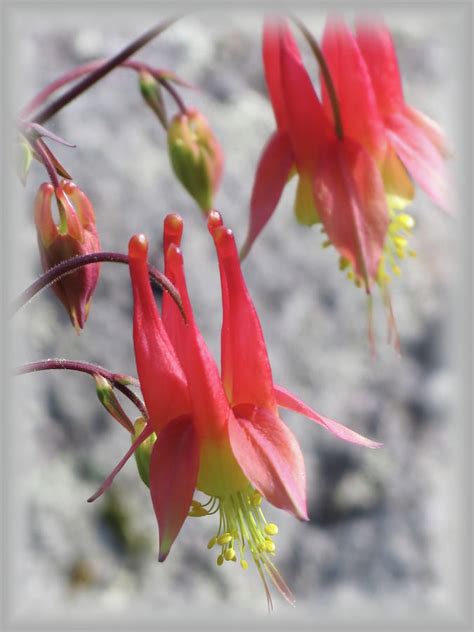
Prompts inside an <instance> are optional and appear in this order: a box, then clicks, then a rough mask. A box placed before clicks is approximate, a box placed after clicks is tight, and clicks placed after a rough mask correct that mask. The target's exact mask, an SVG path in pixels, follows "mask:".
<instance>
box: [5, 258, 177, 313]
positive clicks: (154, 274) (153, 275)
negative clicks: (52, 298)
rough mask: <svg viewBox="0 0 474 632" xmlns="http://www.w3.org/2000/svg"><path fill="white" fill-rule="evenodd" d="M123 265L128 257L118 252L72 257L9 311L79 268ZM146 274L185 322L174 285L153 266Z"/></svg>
mask: <svg viewBox="0 0 474 632" xmlns="http://www.w3.org/2000/svg"><path fill="white" fill-rule="evenodd" d="M103 262H110V263H125V264H128V255H124V254H122V253H120V252H93V253H91V254H88V255H81V256H79V257H72V258H71V259H66V261H62V262H61V263H58V265H56V266H54V267H53V268H50V269H49V270H47V271H46V272H45V273H44V274H42V275H41V276H40V277H39V279H36V281H34V282H33V283H32V284H31V285H30V286H29V287H27V288H26V290H23V292H22V293H21V294H20V295H19V296H18V297H17V298H16V299H15V300H14V301H13V306H12V309H11V312H12V314H14V313H15V312H17V311H18V310H19V309H20V308H21V307H23V305H25V304H26V303H28V301H30V300H31V299H32V298H33V297H34V296H35V295H36V294H38V292H40V291H41V290H43V289H44V288H45V287H48V286H50V285H52V284H53V283H56V281H59V279H61V278H62V277H63V276H66V275H67V274H71V273H72V272H74V270H77V269H78V268H81V267H83V266H87V265H91V264H93V263H103ZM148 273H149V275H150V279H151V280H152V281H153V282H155V283H157V284H158V285H159V286H160V287H161V289H162V290H165V291H167V292H168V293H169V294H170V296H171V298H172V299H173V300H174V302H175V303H176V305H177V306H178V309H179V311H180V312H181V315H182V316H183V319H184V320H185V321H186V316H185V313H184V309H183V304H182V302H181V297H180V295H179V292H178V290H177V289H176V288H175V287H174V285H173V284H172V283H171V281H169V279H168V278H167V277H166V276H165V275H164V274H163V273H162V272H160V271H159V270H157V269H156V268H154V267H153V266H148Z"/></svg>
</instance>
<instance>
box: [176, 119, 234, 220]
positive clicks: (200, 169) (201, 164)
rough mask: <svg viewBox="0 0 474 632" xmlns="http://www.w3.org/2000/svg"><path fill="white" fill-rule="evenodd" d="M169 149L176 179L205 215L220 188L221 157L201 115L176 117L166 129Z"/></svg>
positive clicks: (219, 150) (213, 137)
mask: <svg viewBox="0 0 474 632" xmlns="http://www.w3.org/2000/svg"><path fill="white" fill-rule="evenodd" d="M168 148H169V154H170V159H171V164H172V166H173V170H174V172H175V174H176V176H177V177H178V180H180V182H181V183H182V184H183V186H184V188H185V189H186V190H187V191H188V192H189V193H190V194H191V196H192V197H193V198H194V199H195V200H196V202H197V203H198V204H199V206H200V207H201V209H202V210H203V211H204V212H205V213H208V212H209V211H210V210H211V209H212V207H213V197H214V193H215V192H216V190H217V188H218V186H219V182H220V178H221V174H222V164H223V154H222V150H221V147H220V145H219V143H218V142H217V139H216V137H215V136H214V134H213V133H212V130H211V128H210V127H209V124H208V122H207V120H206V119H205V118H204V116H203V115H202V114H200V113H199V112H198V111H197V110H189V111H188V112H187V113H186V114H182V113H181V114H177V115H176V116H175V117H174V118H173V119H172V121H171V123H170V126H169V128H168Z"/></svg>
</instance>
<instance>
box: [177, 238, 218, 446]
mask: <svg viewBox="0 0 474 632" xmlns="http://www.w3.org/2000/svg"><path fill="white" fill-rule="evenodd" d="M166 257H167V261H166V270H167V276H168V278H169V279H170V281H171V282H172V283H173V285H174V286H175V287H176V289H177V290H178V292H179V294H180V296H181V300H182V302H183V307H184V311H185V314H186V318H187V324H186V326H185V327H183V328H182V341H181V343H180V356H182V365H183V369H184V372H185V375H186V379H187V383H188V389H189V396H190V399H191V405H192V411H193V419H194V421H195V423H196V427H197V429H198V432H199V433H200V436H201V438H203V439H204V438H206V437H212V438H221V437H222V436H223V434H225V432H226V424H227V417H228V416H229V414H230V407H229V403H228V401H227V399H226V396H225V393H224V389H223V387H222V382H221V379H220V376H219V371H218V369H217V366H216V363H215V361H214V358H213V357H212V355H211V353H210V351H209V349H208V348H207V345H206V343H205V341H204V338H203V337H202V335H201V332H200V331H199V329H198V328H197V325H196V322H195V320H194V314H193V309H192V306H191V302H190V300H189V296H188V291H187V287H186V279H185V276H184V268H183V257H182V255H181V251H180V250H179V248H177V246H176V245H175V244H173V243H172V244H171V245H170V246H169V248H168V251H167V253H166Z"/></svg>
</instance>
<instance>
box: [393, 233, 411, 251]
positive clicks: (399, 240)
mask: <svg viewBox="0 0 474 632" xmlns="http://www.w3.org/2000/svg"><path fill="white" fill-rule="evenodd" d="M393 242H394V244H395V245H396V246H400V247H401V248H404V247H405V246H406V245H407V243H408V239H406V238H405V237H400V236H399V235H397V236H396V237H394V238H393Z"/></svg>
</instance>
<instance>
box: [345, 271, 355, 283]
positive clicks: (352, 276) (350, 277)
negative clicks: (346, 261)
mask: <svg viewBox="0 0 474 632" xmlns="http://www.w3.org/2000/svg"><path fill="white" fill-rule="evenodd" d="M347 278H348V279H349V281H353V280H354V278H355V277H354V273H353V272H352V270H350V271H349V272H348V273H347Z"/></svg>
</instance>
